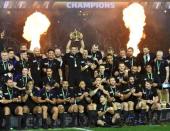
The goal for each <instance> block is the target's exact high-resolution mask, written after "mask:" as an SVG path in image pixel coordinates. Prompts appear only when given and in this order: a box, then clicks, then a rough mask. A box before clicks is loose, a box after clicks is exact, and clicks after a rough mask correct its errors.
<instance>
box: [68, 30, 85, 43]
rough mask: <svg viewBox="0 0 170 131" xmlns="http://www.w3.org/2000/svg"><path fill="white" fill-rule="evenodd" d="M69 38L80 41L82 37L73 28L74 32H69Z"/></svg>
mask: <svg viewBox="0 0 170 131" xmlns="http://www.w3.org/2000/svg"><path fill="white" fill-rule="evenodd" d="M70 39H71V40H73V41H80V40H82V39H83V34H82V33H81V32H79V31H77V30H76V29H75V30H74V32H71V33H70Z"/></svg>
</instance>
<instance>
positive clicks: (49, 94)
mask: <svg viewBox="0 0 170 131" xmlns="http://www.w3.org/2000/svg"><path fill="white" fill-rule="evenodd" d="M56 96H57V94H56V88H52V87H51V86H50V85H49V84H46V85H45V87H44V88H43V89H42V90H41V92H40V94H39V97H38V102H39V103H40V104H41V107H42V115H43V127H44V128H48V124H47V117H48V114H51V115H52V125H51V127H55V122H56V121H57V120H58V108H57V106H56Z"/></svg>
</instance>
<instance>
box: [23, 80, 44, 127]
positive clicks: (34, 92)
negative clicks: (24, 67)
mask: <svg viewBox="0 0 170 131" xmlns="http://www.w3.org/2000/svg"><path fill="white" fill-rule="evenodd" d="M39 93H40V89H39V88H38V87H34V81H29V82H28V83H27V86H26V91H25V94H23V95H22V97H21V98H22V105H23V113H24V121H23V123H22V125H23V127H25V128H27V127H26V126H27V125H26V118H27V115H28V114H29V113H32V114H34V115H35V119H36V120H35V121H34V128H39V127H40V124H39V121H40V119H41V115H42V108H41V106H40V104H39V103H38V97H39Z"/></svg>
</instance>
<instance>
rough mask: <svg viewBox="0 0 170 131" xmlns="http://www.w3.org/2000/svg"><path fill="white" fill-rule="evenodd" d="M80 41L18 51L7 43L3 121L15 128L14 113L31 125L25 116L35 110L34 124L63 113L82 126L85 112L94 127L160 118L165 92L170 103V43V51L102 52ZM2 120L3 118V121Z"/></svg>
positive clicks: (0, 80)
mask: <svg viewBox="0 0 170 131" xmlns="http://www.w3.org/2000/svg"><path fill="white" fill-rule="evenodd" d="M79 45H80V46H81V47H80V48H78V45H76V44H73V43H72V41H71V40H69V42H68V44H67V46H66V51H65V53H62V52H61V50H60V49H59V48H56V49H48V51H47V52H46V53H44V54H41V52H40V49H39V48H34V50H33V51H29V50H28V49H27V46H26V45H24V44H23V45H21V46H20V51H19V53H17V52H15V51H14V49H12V48H11V47H8V48H6V49H4V50H3V51H1V52H0V55H1V59H0V112H1V114H0V121H1V122H2V120H3V119H5V121H6V122H5V127H4V128H6V129H8V128H10V116H11V115H16V116H17V117H18V122H19V125H20V126H19V128H20V129H21V128H26V123H25V121H26V118H27V116H28V115H29V114H30V113H32V114H34V115H35V119H36V120H35V126H36V127H38V128H40V127H39V125H38V121H39V119H42V123H43V124H42V126H43V128H48V127H49V125H47V118H48V117H51V119H52V123H51V125H50V127H54V123H55V122H56V121H58V120H60V126H61V127H62V125H63V119H64V115H63V114H64V112H67V113H69V114H70V115H71V117H72V118H73V123H72V125H73V126H74V120H78V126H83V125H82V123H83V115H84V114H85V115H86V116H87V118H88V125H89V126H109V125H121V124H133V123H143V124H147V123H151V122H153V121H155V122H156V123H160V116H161V109H162V106H161V102H162V101H163V98H162V93H161V92H164V94H166V102H167V103H166V107H170V102H169V89H168V88H166V87H168V86H169V84H168V83H169V66H170V48H169V51H168V53H167V54H166V55H165V54H164V53H163V51H161V50H158V51H157V52H155V53H151V52H150V50H149V48H148V47H144V48H143V49H142V51H141V53H139V54H138V55H137V57H135V56H133V53H134V49H133V48H131V47H130V48H128V49H127V50H125V49H121V50H120V52H119V54H115V53H114V50H113V49H112V48H111V47H108V49H107V51H106V52H102V51H101V50H100V49H99V46H98V45H95V44H94V45H92V47H91V50H89V51H88V50H86V48H85V45H84V42H83V40H81V41H80V43H79ZM1 122H0V123H1Z"/></svg>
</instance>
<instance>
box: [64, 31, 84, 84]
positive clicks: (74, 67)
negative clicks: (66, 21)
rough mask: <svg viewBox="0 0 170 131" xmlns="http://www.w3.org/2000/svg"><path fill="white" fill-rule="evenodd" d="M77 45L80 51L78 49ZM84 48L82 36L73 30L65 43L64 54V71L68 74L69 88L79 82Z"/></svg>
mask: <svg viewBox="0 0 170 131" xmlns="http://www.w3.org/2000/svg"><path fill="white" fill-rule="evenodd" d="M79 44H80V49H78V45H79ZM84 48H85V45H84V41H83V34H82V33H81V32H79V31H77V30H76V29H75V30H74V32H71V33H70V39H69V41H68V43H67V46H66V54H65V56H64V60H65V65H66V70H67V72H68V75H66V77H67V79H68V81H69V83H70V86H75V85H77V84H78V83H79V81H80V74H81V59H82V53H83V51H84Z"/></svg>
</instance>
